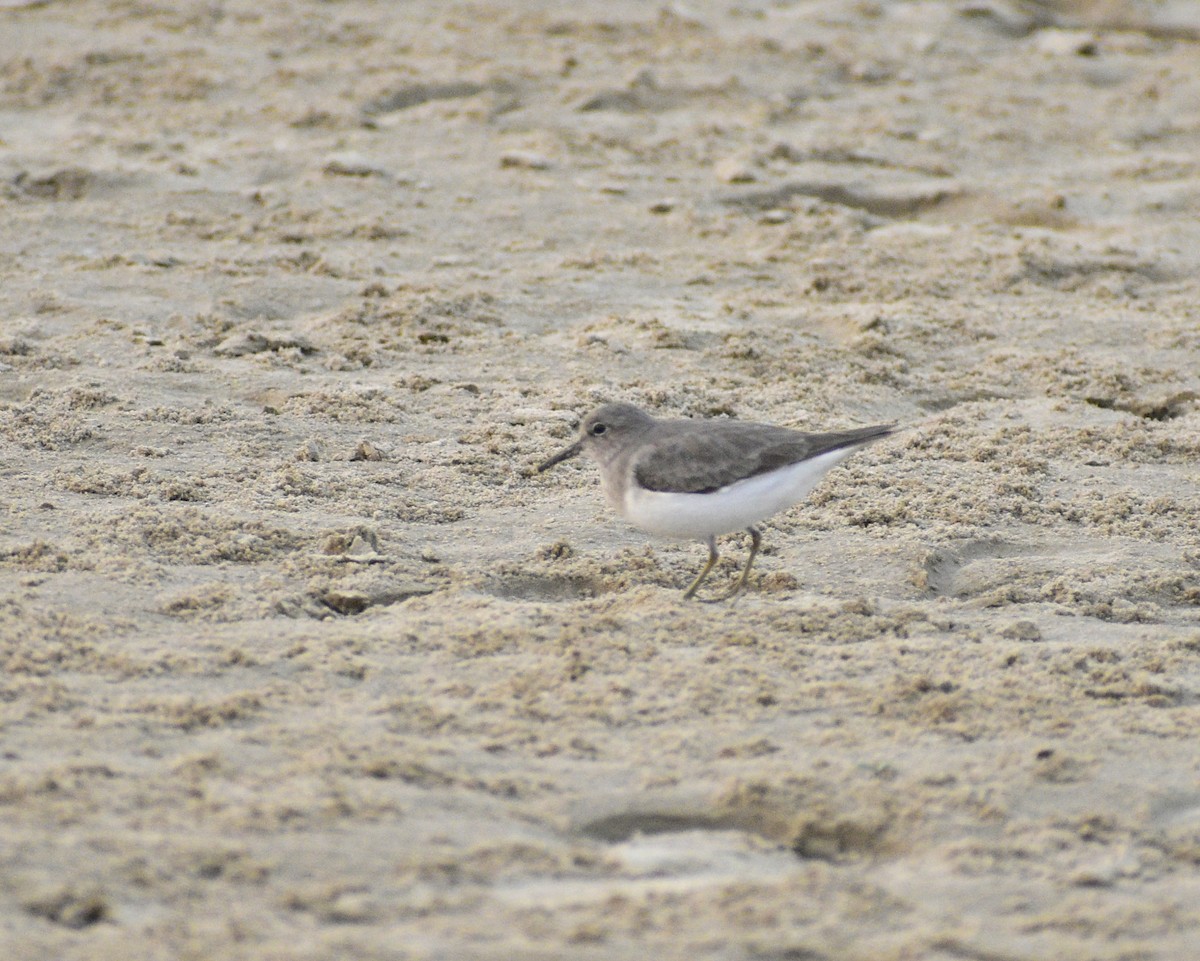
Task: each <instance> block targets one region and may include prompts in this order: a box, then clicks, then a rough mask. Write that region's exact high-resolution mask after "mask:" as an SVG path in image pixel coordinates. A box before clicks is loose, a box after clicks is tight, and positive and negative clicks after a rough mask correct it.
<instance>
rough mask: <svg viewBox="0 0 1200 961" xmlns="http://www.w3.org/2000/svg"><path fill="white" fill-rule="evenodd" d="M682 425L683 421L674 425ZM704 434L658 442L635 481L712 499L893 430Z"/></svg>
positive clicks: (712, 427)
mask: <svg viewBox="0 0 1200 961" xmlns="http://www.w3.org/2000/svg"><path fill="white" fill-rule="evenodd" d="M675 423H676V424H678V421H676V422H675ZM702 423H704V424H705V429H704V430H687V431H682V432H680V433H676V434H670V435H668V436H666V437H662V436H660V437H657V438H654V439H653V440H652V441H651V442H650V443H648V444H647V445H645V446H644V447H643V448H642V450H641V451H639V452H638V453H637V454H636V455H635V456H634V459H633V476H634V478H635V479H636V480H637V482H638V483H639V484H640V485H641V486H642V487H644V488H646V489H647V490H652V491H662V492H665V493H674V494H707V493H711V492H712V491H715V490H720V489H721V488H722V487H727V486H729V485H730V484H733V483H736V482H737V481H740V480H745V479H746V478H748V477H755V476H757V475H758V474H764V473H766V472H767V471H772V470H775V469H776V468H779V467H787V466H788V465H790V464H798V463H800V461H804V460H809V459H810V458H813V457H817V456H819V455H821V454H827V453H830V452H831V451H835V450H841V449H843V448H846V447H862V446H864V445H866V444H869V443H871V442H872V441H875V440H879V439H880V438H881V437H886V436H887V435H888V434H890V433H892V431H894V430H895V426H894V425H892V424H886V425H884V424H881V425H879V426H876V427H860V428H858V429H856V430H845V431H836V432H834V433H829V434H804V433H801V432H800V431H794V430H788V429H787V428H784V427H773V426H771V425H769V424H743V423H739V422H738V421H728V422H723V421H718V422H715V423H714V422H713V421H707V422H702Z"/></svg>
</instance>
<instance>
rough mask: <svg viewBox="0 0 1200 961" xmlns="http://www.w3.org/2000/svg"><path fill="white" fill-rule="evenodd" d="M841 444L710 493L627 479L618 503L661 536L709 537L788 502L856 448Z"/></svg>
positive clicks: (630, 518) (763, 516) (803, 494)
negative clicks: (650, 486) (652, 487)
mask: <svg viewBox="0 0 1200 961" xmlns="http://www.w3.org/2000/svg"><path fill="white" fill-rule="evenodd" d="M855 450H856V448H842V449H841V450H835V451H830V452H829V453H828V454H821V455H819V456H817V457H813V458H812V459H810V460H806V461H801V462H800V463H799V464H792V465H790V466H788V467H781V468H779V469H778V470H773V471H769V472H768V473H766V474H759V475H758V476H757V477H750V478H747V479H746V480H742V481H737V482H736V483H734V484H730V485H729V486H728V487H722V488H720V489H719V490H715V491H713V492H712V493H711V494H668V493H664V492H662V491H648V490H643V489H641V488H640V487H637V486H636V485H635V484H633V483H631V484H630V485H629V488H628V489H627V490H626V492H625V498H624V502H623V503H622V504H620V505H618V507H617V509H618V511H619V512H620V514H621V516H622V517H624V518H625V519H626V520H627V521H629V522H630V523H631V524H633V525H635V526H636V527H640V528H641V529H642V530H645V531H649V532H650V533H652V534H659V535H661V536H662V537H676V538H679V539H681V540H707V539H708V538H709V537H715V536H716V535H718V534H729V533H732V532H733V531H739V530H744V529H745V528H747V527H749V526H751V525H752V524H756V523H757V522H758V521H761V520H765V519H766V518H768V517H770V516H771V515H772V514H777V513H779V512H780V511H781V510H784V509H785V508H788V507H791V506H792V505H793V504H795V503H796V502H797V501H799V500H801V499H802V498H804V497H806V496H807V495H808V494H809V492H810V491H811V490H812V489H813V488H814V487H816V486H817V484H818V483H819V482H820V480H821V478H822V477H824V476H825V474H826V473H828V471H829V469H830V468H832V467H833V466H835V465H836V464H838V463H840V462H841V461H842V460H844V459H845V458H847V457H849V456H850V455H851V454H853V453H854V451H855Z"/></svg>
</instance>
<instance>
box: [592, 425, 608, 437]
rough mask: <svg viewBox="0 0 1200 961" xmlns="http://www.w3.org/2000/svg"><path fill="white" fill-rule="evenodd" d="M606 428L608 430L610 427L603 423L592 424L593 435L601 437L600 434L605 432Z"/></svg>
mask: <svg viewBox="0 0 1200 961" xmlns="http://www.w3.org/2000/svg"><path fill="white" fill-rule="evenodd" d="M606 430H608V428H607V427H605V426H604V425H603V424H593V425H592V436H593V437H599V436H600V435H601V434H603V433H604V432H605V431H606Z"/></svg>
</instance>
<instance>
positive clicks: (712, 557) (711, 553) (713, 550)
mask: <svg viewBox="0 0 1200 961" xmlns="http://www.w3.org/2000/svg"><path fill="white" fill-rule="evenodd" d="M718 557H720V555H719V554H718V553H717V539H716V538H715V537H710V538H709V539H708V563H707V564H705V565H704V570H702V571H701V572H700V573H699V574H697V575H696V579H695V580H694V581H692V586H691V587H689V588H688V589H687V590H686V591H684V592H683V599H684V600H685V601H687V600H691V599H692V598H693V597H695V596H696V588H698V587H699V586H700V585H701V584H703V583H704V578H706V577H708V572H709V571H711V570H712V569H713V565H715V564H716V563H717V558H718Z"/></svg>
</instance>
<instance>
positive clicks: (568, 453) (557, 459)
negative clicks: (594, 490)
mask: <svg viewBox="0 0 1200 961" xmlns="http://www.w3.org/2000/svg"><path fill="white" fill-rule="evenodd" d="M581 450H583V441H581V440H577V441H575V443H574V444H572V445H571V446H570V447H568V448H566V449H565V450H560V451H559V452H558V453H557V454H555V455H554V456H553V457H551V458H550V459H549V460H548V461H544V462H542V463H541V464H538V467H537V470H538V473H539V474H540V473H541V472H542V471H544V470H549V469H550V468H551V467H553V466H554V465H555V464H561V463H562V462H563V461H565V460H570V459H571V458H572V457H574V456H575V455H576V454H578V453H579V452H580V451H581Z"/></svg>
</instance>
